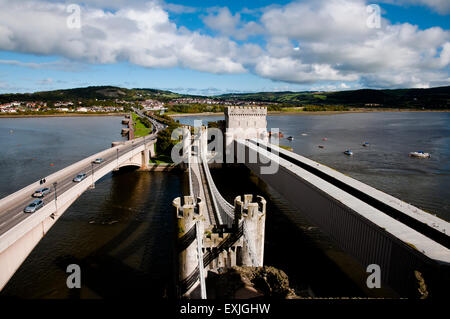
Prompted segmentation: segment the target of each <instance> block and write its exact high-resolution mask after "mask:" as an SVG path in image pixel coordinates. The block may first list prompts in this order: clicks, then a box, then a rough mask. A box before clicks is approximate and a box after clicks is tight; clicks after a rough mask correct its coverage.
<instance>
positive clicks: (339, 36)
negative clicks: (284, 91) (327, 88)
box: [255, 0, 450, 87]
mask: <svg viewBox="0 0 450 319" xmlns="http://www.w3.org/2000/svg"><path fill="white" fill-rule="evenodd" d="M366 6H367V3H366V2H365V1H363V0H330V1H324V0H316V1H312V0H311V1H304V2H294V3H291V4H288V5H286V6H283V7H280V8H273V9H269V10H266V11H265V13H264V15H263V16H262V18H261V22H262V23H263V25H264V26H265V28H266V30H267V38H268V44H267V47H266V51H267V55H266V56H265V57H262V58H260V59H259V61H258V63H257V65H256V68H255V72H256V73H258V74H260V75H261V76H264V77H267V78H271V79H276V80H280V81H288V82H297V83H313V82H315V81H326V80H329V81H355V80H358V81H361V82H364V83H365V84H366V85H368V86H371V85H373V86H389V85H394V86H424V87H426V86H430V85H448V84H449V83H448V74H446V73H447V72H445V71H443V68H445V67H446V66H448V64H449V55H450V33H449V31H446V30H443V29H441V28H439V27H434V28H429V29H426V30H420V29H418V27H417V26H413V25H411V24H408V23H404V24H395V25H392V24H390V23H389V22H388V21H386V20H384V19H382V27H381V28H379V29H376V28H368V27H367V24H366V21H367V18H368V13H367V10H366Z"/></svg>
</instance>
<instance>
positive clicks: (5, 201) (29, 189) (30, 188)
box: [0, 137, 150, 210]
mask: <svg viewBox="0 0 450 319" xmlns="http://www.w3.org/2000/svg"><path fill="white" fill-rule="evenodd" d="M143 141H144V138H143V137H141V138H138V139H135V140H134V143H136V142H137V143H140V142H143ZM148 142H150V140H148ZM131 144H132V141H124V143H123V144H121V145H118V146H114V147H111V148H108V149H106V150H104V151H101V152H98V153H95V154H93V155H90V156H88V157H86V158H84V159H82V160H80V161H78V162H75V163H73V164H71V165H69V166H66V167H65V168H62V169H61V170H59V171H57V172H55V173H52V174H50V175H48V176H43V177H42V178H45V179H46V180H47V183H46V184H45V185H51V183H52V182H54V181H57V180H58V179H60V178H61V177H64V176H65V175H68V174H69V173H78V170H80V169H81V168H83V167H84V166H86V165H87V164H89V163H91V162H92V161H94V160H95V159H96V158H100V157H106V156H108V155H111V153H113V152H115V151H116V149H122V148H124V147H126V146H128V145H131ZM42 186H44V185H42V184H40V183H39V181H36V182H33V183H31V184H29V185H27V186H25V187H23V188H21V189H20V190H18V191H16V192H14V193H12V194H10V195H8V196H6V197H4V198H2V199H0V210H2V209H5V207H6V206H7V205H9V204H10V203H11V202H13V201H14V200H16V199H17V198H19V197H22V196H24V195H26V194H31V193H33V192H34V191H35V190H36V189H37V188H39V187H42Z"/></svg>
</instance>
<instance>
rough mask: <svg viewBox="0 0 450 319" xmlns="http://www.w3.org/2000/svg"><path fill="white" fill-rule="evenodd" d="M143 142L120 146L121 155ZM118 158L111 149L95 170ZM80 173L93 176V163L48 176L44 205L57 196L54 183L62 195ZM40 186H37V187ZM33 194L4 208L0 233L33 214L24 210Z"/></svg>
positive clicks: (1, 214)
mask: <svg viewBox="0 0 450 319" xmlns="http://www.w3.org/2000/svg"><path fill="white" fill-rule="evenodd" d="M155 138H156V133H155V134H152V135H149V136H148V137H146V139H145V142H149V141H150V139H155ZM143 143H144V140H142V141H140V142H135V143H134V144H132V143H130V144H129V145H128V144H127V145H120V146H118V149H119V156H121V154H124V153H126V152H128V151H130V150H131V149H132V148H133V147H138V146H140V145H142V144H143ZM116 160H117V151H116V150H115V149H111V152H110V153H108V155H107V156H103V162H102V163H101V164H94V165H93V168H94V172H95V171H97V170H98V169H99V168H102V167H103V166H104V165H107V164H109V163H111V162H113V161H116ZM78 173H85V174H86V175H87V176H86V179H90V178H92V177H91V174H92V165H91V163H89V164H87V165H85V166H84V167H83V168H81V169H77V170H71V171H69V172H67V174H65V176H64V177H59V178H58V179H57V180H55V179H49V178H47V180H46V182H45V184H42V186H40V187H48V188H50V190H51V192H50V193H49V194H47V195H46V196H45V197H44V198H43V201H44V207H45V206H46V205H48V204H47V202H48V203H50V202H51V201H52V200H54V198H55V189H54V187H53V183H54V182H57V186H56V192H57V193H56V194H57V196H60V195H61V194H63V193H65V192H66V191H68V190H69V189H70V188H72V187H74V186H75V185H77V184H78V183H76V182H73V178H74V177H75V176H76V175H77V174H78ZM40 187H36V189H38V188H40ZM31 195H32V194H25V195H23V196H21V197H20V198H18V199H17V200H15V201H13V202H12V203H10V205H8V207H7V208H6V209H2V211H1V212H0V235H2V234H3V233H5V232H6V231H8V230H9V229H11V228H12V227H14V226H15V225H17V224H18V223H20V222H21V221H23V220H24V219H26V218H28V217H29V216H30V215H31V214H30V213H25V212H24V211H23V210H24V208H25V207H26V206H28V204H30V203H31V202H32V201H33V200H34V199H35V198H33V197H32V196H31ZM52 205H55V203H52ZM41 209H42V208H41Z"/></svg>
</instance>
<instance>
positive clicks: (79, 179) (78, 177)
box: [73, 173, 86, 182]
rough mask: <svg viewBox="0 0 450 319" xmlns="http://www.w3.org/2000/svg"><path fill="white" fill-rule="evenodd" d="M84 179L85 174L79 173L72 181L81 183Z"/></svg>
mask: <svg viewBox="0 0 450 319" xmlns="http://www.w3.org/2000/svg"><path fill="white" fill-rule="evenodd" d="M85 178H86V174H85V173H79V174H78V175H77V176H75V178H74V179H73V181H74V182H81V181H82V180H83V179H85Z"/></svg>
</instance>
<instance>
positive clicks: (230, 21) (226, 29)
mask: <svg viewBox="0 0 450 319" xmlns="http://www.w3.org/2000/svg"><path fill="white" fill-rule="evenodd" d="M203 22H204V23H205V25H206V26H207V27H209V28H210V29H212V30H215V31H218V32H219V33H221V34H222V35H226V36H231V37H233V38H235V39H237V40H245V39H247V38H248V37H249V36H251V35H256V34H261V33H262V32H263V28H262V27H261V25H259V24H258V23H256V22H254V21H250V22H247V23H244V22H242V21H241V15H240V13H236V14H235V15H233V14H232V13H231V12H230V10H229V9H228V8H226V7H225V8H218V9H217V11H216V12H215V13H213V12H212V13H210V14H209V15H207V16H205V17H203Z"/></svg>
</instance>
